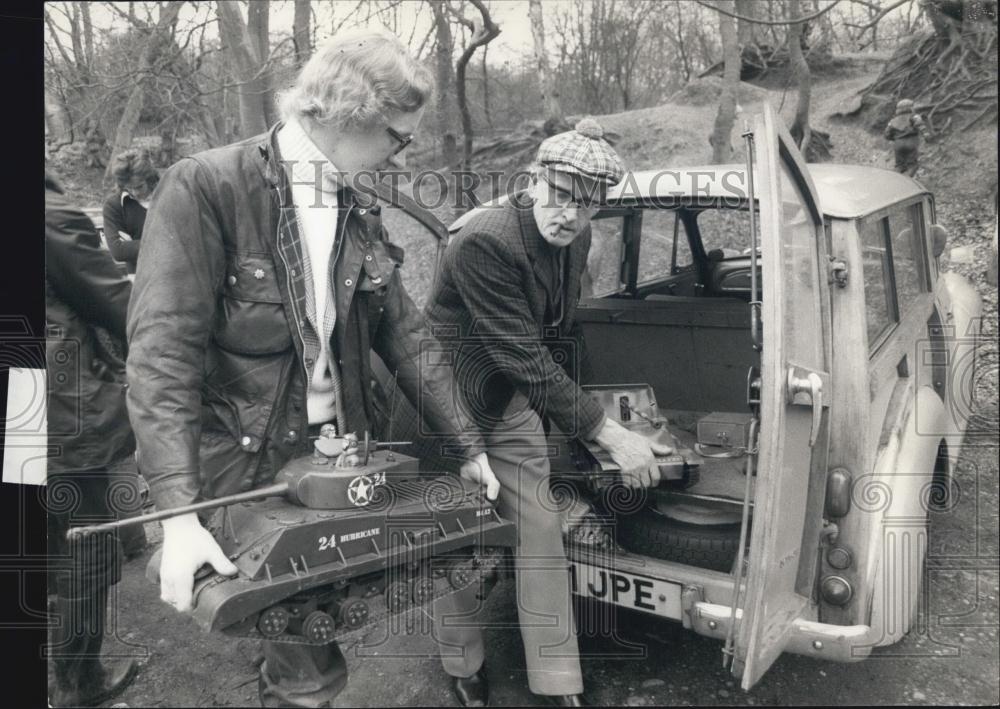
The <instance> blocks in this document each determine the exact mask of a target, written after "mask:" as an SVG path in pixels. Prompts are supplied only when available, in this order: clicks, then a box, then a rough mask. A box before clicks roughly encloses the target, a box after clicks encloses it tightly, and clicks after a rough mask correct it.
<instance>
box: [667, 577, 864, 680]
mask: <svg viewBox="0 0 1000 709" xmlns="http://www.w3.org/2000/svg"><path fill="white" fill-rule="evenodd" d="M698 593H699V590H698V589H696V588H692V587H690V586H686V587H685V588H684V591H683V593H682V595H681V599H682V604H683V608H684V614H685V618H683V619H681V620H682V622H683V623H684V627H685V628H689V629H691V630H693V631H694V632H696V633H698V634H699V635H707V636H708V637H711V638H716V639H718V640H725V639H726V635H727V633H728V632H729V626H730V625H731V624H732V617H731V615H730V612H729V606H720V605H718V604H715V603H707V602H705V601H693V602H692V603H691V604H690V605H687V604H686V603H683V601H684V599H685V597H688V596H690V597H692V598H693V597H695V596H696V595H697V594H698ZM742 617H743V611H742V609H740V608H737V609H736V620H737V622H739V621H740V619H741V618H742ZM872 647H874V643H873V642H872V641H871V628H870V627H869V626H867V625H831V624H829V623H817V622H816V621H812V620H803V619H801V618H796V619H795V620H794V621H792V626H791V629H790V631H789V633H788V636H787V638H786V639H785V647H784V652H792V653H795V654H796V655H809V656H811V657H815V658H818V659H822V660H831V661H833V662H857V661H858V660H863V659H865V658H866V657H868V655H870V654H871V651H872Z"/></svg>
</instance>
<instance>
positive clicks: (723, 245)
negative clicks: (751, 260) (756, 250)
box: [698, 209, 760, 259]
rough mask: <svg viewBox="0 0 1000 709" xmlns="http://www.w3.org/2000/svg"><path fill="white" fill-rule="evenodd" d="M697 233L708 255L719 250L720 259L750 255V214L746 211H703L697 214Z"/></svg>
mask: <svg viewBox="0 0 1000 709" xmlns="http://www.w3.org/2000/svg"><path fill="white" fill-rule="evenodd" d="M756 216H757V221H756V225H757V243H758V244H760V214H759V212H758V213H757V215H756ZM698 233H699V234H701V244H702V246H703V247H704V249H705V253H706V254H708V253H710V252H711V251H715V250H717V249H718V250H721V251H722V257H723V258H724V259H726V258H738V257H740V256H747V255H749V253H750V212H749V210H746V209H705V210H703V211H701V212H699V213H698Z"/></svg>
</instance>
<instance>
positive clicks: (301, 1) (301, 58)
mask: <svg viewBox="0 0 1000 709" xmlns="http://www.w3.org/2000/svg"><path fill="white" fill-rule="evenodd" d="M309 16H310V4H309V0H295V18H294V20H293V21H292V41H293V42H294V43H295V66H296V67H299V68H301V67H302V65H303V64H305V63H306V61H308V59H309V56H310V55H311V54H312V45H311V44H310V42H309Z"/></svg>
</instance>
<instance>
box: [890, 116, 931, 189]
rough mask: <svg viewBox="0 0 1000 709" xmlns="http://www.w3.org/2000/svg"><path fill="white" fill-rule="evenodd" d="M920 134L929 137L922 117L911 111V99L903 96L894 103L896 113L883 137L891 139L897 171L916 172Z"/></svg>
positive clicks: (906, 173) (907, 173)
mask: <svg viewBox="0 0 1000 709" xmlns="http://www.w3.org/2000/svg"><path fill="white" fill-rule="evenodd" d="M921 135H923V136H924V137H925V138H926V139H928V140H930V138H931V136H930V133H929V132H928V131H927V125H926V124H925V123H924V119H923V118H921V117H920V114H918V113H915V112H914V111H913V101H911V100H910V99H908V98H904V99H903V100H902V101H900V102H899V103H897V104H896V115H895V116H893V117H892V120H890V121H889V123H888V124H887V125H886V127H885V138H886V140H891V141H892V148H893V151H894V152H895V154H896V171H897V172H902V173H903V174H904V175H909V176H910V177H913V175H915V174H916V172H917V162H918V160H919V154H920V136H921Z"/></svg>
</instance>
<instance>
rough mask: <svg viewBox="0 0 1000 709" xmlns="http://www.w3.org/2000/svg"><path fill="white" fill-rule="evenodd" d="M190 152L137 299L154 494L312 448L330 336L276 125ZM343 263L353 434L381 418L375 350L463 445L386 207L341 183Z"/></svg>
mask: <svg viewBox="0 0 1000 709" xmlns="http://www.w3.org/2000/svg"><path fill="white" fill-rule="evenodd" d="M280 126H281V124H280V123H279V124H277V125H276V126H274V127H273V128H272V129H271V130H270V131H268V133H266V134H263V135H260V136H256V137H253V138H250V139H248V140H245V141H242V142H240V143H236V144H233V145H229V146H225V147H222V148H217V149H213V150H209V151H205V152H203V153H199V154H196V155H193V156H190V157H188V158H184V159H182V160H180V161H179V162H177V163H175V164H174V165H173V166H171V167H170V169H168V170H167V171H166V173H165V174H164V175H163V177H162V179H161V180H160V183H159V185H158V187H157V189H156V192H155V193H154V195H153V201H152V204H151V206H150V209H149V213H148V215H147V217H146V224H145V229H144V232H143V237H142V241H143V247H142V249H143V251H142V253H143V257H142V259H140V260H139V265H138V271H137V274H136V278H135V283H134V293H133V296H132V301H131V303H130V306H129V317H128V336H129V358H128V365H127V369H128V382H129V390H128V405H129V415H130V417H131V420H132V425H133V428H134V430H135V432H136V437H137V440H138V444H139V454H140V463H141V467H142V471H143V475H144V476H145V477H146V478H147V480H148V482H149V485H150V491H151V493H152V495H153V499H154V501H155V502H156V505H157V507H159V508H161V509H166V508H173V507H177V506H180V505H184V504H188V503H191V502H195V501H197V500H198V499H201V498H212V497H218V496H221V495H227V494H232V493H236V492H241V491H246V490H250V489H253V488H256V487H259V486H261V485H265V484H267V483H269V482H270V481H271V480H273V478H274V476H275V475H276V474H277V472H278V471H279V470H280V469H281V467H282V466H283V465H284V464H285V463H286V462H287V461H288V460H289V459H291V458H293V457H296V456H300V455H306V454H308V453H309V452H310V450H311V442H310V441H309V440H307V427H308V422H307V415H306V405H305V403H306V402H305V399H306V385H307V382H308V374H307V373H308V372H309V371H310V370H311V368H312V365H313V363H314V362H315V358H316V356H317V355H318V346H319V345H318V338H317V336H316V335H315V331H314V330H313V329H311V324H310V323H309V322H308V320H307V318H306V305H305V303H306V296H305V292H306V286H307V284H306V281H305V277H304V272H303V268H302V261H301V259H302V250H303V248H304V245H302V244H300V243H299V234H298V228H297V225H296V219H295V210H294V206H293V204H292V197H291V186H290V184H289V180H288V177H287V174H286V171H285V170H284V169H283V168H282V167H281V163H280V160H281V158H280V155H279V153H278V146H277V139H276V134H277V130H278V128H280ZM339 197H340V199H339V200H338V201H339V204H340V207H339V209H340V212H339V214H338V219H337V225H338V226H337V231H338V234H337V238H336V241H335V243H334V247H333V248H334V256H333V258H334V265H333V272H332V275H331V278H332V281H333V283H332V285H333V287H334V293H335V305H336V315H337V317H336V324H335V327H334V331H333V336H332V339H331V348H330V351H331V364H335V365H336V366H337V367H338V368H339V378H340V382H341V391H340V396H339V398H338V412H342V416H341V418H342V419H343V420H341V421H340V422H339V423H340V426H339V428H340V432H342V433H343V432H356V433H357V434H358V435H359V436H363V434H364V432H365V431H370V430H372V427H373V423H374V421H373V419H374V410H373V406H372V395H371V365H370V360H369V357H370V351H371V350H374V351H375V352H376V353H377V354H378V355H379V356H380V357H381V358H382V360H383V361H384V362H385V364H386V366H387V367H388V368H389V370H390V371H393V372H395V373H396V376H397V378H398V384H399V388H400V389H401V390H402V392H403V393H404V394H406V396H407V397H408V398H409V399H410V400H411V401H412V402H419V406H418V408H419V410H421V412H422V413H423V416H424V421H425V422H426V423H427V424H428V427H429V428H431V429H433V430H434V431H435V432H437V433H439V434H441V435H443V436H446V437H447V439H448V440H449V442H450V443H452V444H454V445H456V446H457V447H458V448H459V449H460V450H462V451H463V452H464V453H465V454H466V455H469V456H471V455H475V454H477V453H480V452H482V451H483V450H485V446H484V445H483V442H482V438H481V436H480V434H479V432H478V429H476V427H475V426H474V425H473V424H472V423H471V422H468V421H464V420H460V414H458V413H456V409H457V407H455V405H454V400H453V391H452V389H453V386H452V380H451V368H450V367H448V366H435V367H424V368H423V371H420V370H419V369H418V367H419V365H420V346H421V342H422V341H424V340H426V339H427V338H429V337H430V335H429V333H428V331H427V329H426V326H425V323H424V319H423V316H422V315H421V313H420V311H419V310H418V309H417V307H416V306H415V305H414V303H413V301H412V300H411V299H410V297H409V296H408V295H407V293H406V291H405V290H404V288H403V286H402V283H401V281H400V278H399V275H398V273H397V269H398V268H399V267H400V265H401V264H402V262H403V250H402V249H401V248H399V247H398V246H396V245H394V244H392V243H390V242H389V241H388V239H387V234H386V231H385V229H384V228H383V227H382V224H381V218H380V216H379V208H378V206H377V204H375V203H374V200H373V199H371V198H369V197H367V196H366V195H363V194H360V193H357V192H354V191H351V190H349V189H346V188H345V189H343V190H341V192H340V194H339Z"/></svg>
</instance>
